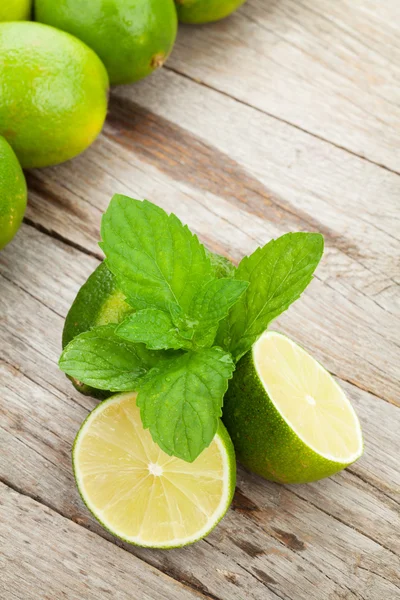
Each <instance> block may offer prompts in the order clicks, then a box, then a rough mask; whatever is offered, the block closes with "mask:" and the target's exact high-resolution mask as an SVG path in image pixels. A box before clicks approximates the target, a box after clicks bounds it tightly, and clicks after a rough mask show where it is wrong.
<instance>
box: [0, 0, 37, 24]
mask: <svg viewBox="0 0 400 600" xmlns="http://www.w3.org/2000/svg"><path fill="white" fill-rule="evenodd" d="M31 10H32V0H1V4H0V21H28V20H29V18H30V16H31Z"/></svg>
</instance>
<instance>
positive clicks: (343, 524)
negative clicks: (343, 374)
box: [0, 225, 400, 600]
mask: <svg viewBox="0 0 400 600" xmlns="http://www.w3.org/2000/svg"><path fill="white" fill-rule="evenodd" d="M21 233H22V235H20V242H19V243H18V244H17V240H15V242H13V244H11V246H9V247H8V248H7V249H6V250H5V252H4V253H2V255H1V256H0V264H1V269H0V271H1V273H2V275H0V286H1V289H2V295H1V299H0V312H1V314H2V315H3V323H2V328H1V330H0V331H1V333H0V347H1V348H2V357H3V363H2V366H1V370H0V380H1V381H2V385H3V393H2V396H3V397H5V398H7V404H6V405H4V406H3V407H2V411H1V412H2V420H1V423H2V431H1V434H0V440H1V442H2V447H1V452H0V477H1V479H2V480H3V481H5V482H6V483H7V484H8V485H11V486H12V487H14V488H15V489H18V490H23V491H24V493H26V494H28V495H29V496H31V497H32V498H35V499H36V500H38V501H39V502H41V503H43V504H46V505H48V506H50V507H51V508H52V509H53V510H55V511H57V512H59V513H60V514H62V515H63V516H64V517H66V518H69V519H71V520H74V521H75V522H78V523H80V524H81V525H82V526H83V527H85V528H88V529H91V530H92V531H94V532H95V533H97V534H99V535H100V536H102V537H105V538H106V539H112V538H110V536H108V534H106V532H104V530H102V529H101V527H100V526H98V525H97V523H96V522H95V521H94V520H93V519H92V518H91V517H90V516H89V515H88V513H87V511H86V509H85V507H84V506H82V504H81V502H80V499H79V497H78V493H77V491H76V489H75V485H74V482H73V476H72V473H71V468H70V448H71V445H72V442H73V439H74V436H75V433H76V431H77V429H78V428H79V424H80V423H81V422H82V420H83V419H84V417H85V416H86V414H87V411H88V410H90V409H91V408H92V407H93V406H94V405H95V401H94V400H93V399H91V398H86V397H84V396H81V395H79V394H78V393H77V392H75V390H73V388H72V387H71V385H70V383H69V382H68V380H67V379H66V378H65V377H64V375H63V374H62V373H61V372H59V370H58V369H57V365H56V361H57V358H58V354H59V346H60V332H61V329H62V322H63V316H64V314H65V312H66V311H67V310H68V307H69V304H70V302H71V300H72V298H73V296H74V294H75V292H76V290H77V289H78V288H79V286H80V285H81V283H82V282H83V281H84V279H85V278H86V276H87V275H88V274H89V273H90V272H91V271H92V270H93V268H94V267H95V265H96V264H97V262H98V261H97V260H96V259H95V258H93V257H90V256H85V257H84V260H82V253H81V251H79V250H77V249H74V248H71V247H70V246H69V245H67V244H65V243H63V242H60V241H57V240H54V239H53V238H51V237H49V236H47V235H45V234H43V233H41V232H38V231H37V230H36V229H35V228H32V227H30V226H27V225H24V226H23V228H22V232H21ZM29 249H30V250H29ZM10 257H12V261H10V260H9V259H10ZM23 258H24V260H23ZM71 264H73V265H75V269H74V275H73V277H72V279H71V278H69V277H68V273H69V272H70V270H71ZM39 265H41V268H38V267H39ZM54 272H56V273H57V277H56V278H55V279H54V281H53V285H49V286H47V285H46V282H47V281H48V280H49V275H50V274H51V273H54ZM34 282H35V286H33V283H34ZM33 288H34V289H35V291H36V294H35V296H33V295H32V294H31V293H30V290H31V289H33ZM16 312H18V313H19V314H20V315H21V318H20V319H19V323H18V326H17V327H15V323H16V320H17V317H16ZM342 385H345V387H346V390H347V392H348V393H349V395H350V396H351V398H352V401H353V402H354V404H355V406H356V408H357V410H358V412H359V414H360V416H361V419H362V424H363V428H364V432H365V437H366V440H367V449H366V455H365V457H363V459H361V460H360V461H359V463H357V464H356V465H355V466H353V467H352V471H351V472H350V471H345V472H343V473H341V474H339V475H337V476H336V477H333V478H330V479H328V480H325V481H322V482H318V483H315V484H312V485H310V486H287V487H283V486H279V485H276V484H272V483H269V482H266V481H263V480H261V479H259V478H257V477H254V476H251V475H250V474H248V473H245V472H244V471H243V470H242V469H240V470H239V480H238V491H237V494H236V497H235V502H234V507H233V510H231V511H230V513H229V514H228V516H227V517H226V518H225V519H224V521H223V522H222V523H221V524H220V526H219V527H218V528H217V530H216V531H215V532H214V533H213V534H212V535H211V536H209V537H208V538H207V540H204V541H203V542H200V543H199V544H196V545H195V546H193V547H191V548H188V549H184V550H175V551H171V552H168V553H166V552H163V551H149V550H143V549H132V548H128V547H127V546H123V547H124V548H125V549H127V550H128V551H130V552H133V553H134V554H135V555H136V556H137V557H139V558H141V559H142V560H143V561H145V562H146V563H150V564H151V565H152V566H154V567H156V568H159V569H161V570H162V571H164V572H165V573H167V574H169V575H170V576H172V577H174V578H176V579H178V580H179V581H183V582H186V584H187V585H189V586H191V588H193V589H196V590H198V591H200V592H201V593H203V594H206V595H211V597H217V598H221V599H225V598H228V599H230V598H237V597H239V598H240V597H241V596H240V594H242V597H243V598H251V599H253V598H255V599H257V600H258V599H261V598H273V599H275V598H288V599H291V600H292V599H293V600H298V598H301V599H302V598H304V599H305V598H309V597H310V594H311V593H312V591H313V590H314V589H315V587H317V588H318V589H319V590H323V595H322V596H321V598H331V597H333V598H336V597H337V598H340V597H341V596H342V597H346V596H345V594H348V596H347V597H348V598H360V597H361V598H366V599H367V600H369V599H374V600H375V598H378V597H385V598H386V597H388V598H391V596H393V598H395V597H396V594H397V593H398V591H399V590H398V586H399V583H400V582H399V580H398V567H399V566H400V564H399V563H398V558H397V556H396V553H397V552H398V551H399V544H398V539H399V537H398V533H397V531H396V529H395V528H393V523H396V519H398V509H399V504H398V501H399V490H400V479H399V473H398V469H397V460H396V457H395V456H393V455H392V448H393V447H395V444H396V439H397V437H396V436H397V430H398V419H397V415H398V409H397V408H395V407H394V406H393V405H391V404H389V403H386V402H383V401H381V400H378V399H377V398H375V397H373V396H371V395H370V394H368V393H366V392H363V391H361V390H359V389H358V388H356V387H354V386H352V385H351V384H346V383H345V382H342ZM60 415H62V417H60ZM374 440H379V441H380V443H379V445H376V444H375V443H374ZM388 457H389V458H388ZM114 541H115V540H114ZM344 556H345V557H346V560H344ZM371 581H373V585H372V587H371ZM379 594H380V596H379Z"/></svg>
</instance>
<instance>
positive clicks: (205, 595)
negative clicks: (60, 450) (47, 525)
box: [0, 440, 223, 600]
mask: <svg viewBox="0 0 400 600" xmlns="http://www.w3.org/2000/svg"><path fill="white" fill-rule="evenodd" d="M20 441H21V440H20ZM47 460H48V459H47ZM0 483H2V484H3V485H5V486H6V487H8V488H9V489H11V490H13V491H14V492H15V493H17V494H19V495H21V496H25V497H26V498H30V499H31V500H33V501H34V502H36V503H37V504H40V505H41V506H44V507H46V508H47V509H49V510H51V511H52V512H54V513H57V514H58V515H59V516H60V517H62V518H63V519H66V520H67V521H70V522H71V523H74V524H75V525H77V526H78V527H82V528H83V529H85V530H87V531H90V532H91V533H92V534H93V535H98V533H97V532H95V531H92V530H91V529H90V528H88V527H85V526H84V525H82V523H80V522H78V521H74V520H73V519H71V518H69V517H68V516H66V515H64V514H63V513H62V512H61V511H59V510H58V509H57V508H56V507H55V506H53V505H51V504H50V503H47V502H45V501H44V500H43V499H42V498H39V497H36V496H34V495H31V494H29V493H27V492H26V491H24V490H22V489H20V488H18V487H17V486H15V485H13V484H12V483H11V482H10V481H7V480H5V479H4V478H3V477H0ZM100 537H102V539H104V540H105V541H107V542H108V543H110V544H113V545H116V546H117V547H118V548H119V549H120V550H124V551H126V548H124V547H123V546H120V545H118V544H116V543H115V540H111V539H109V538H107V537H103V536H100ZM134 556H135V558H136V559H137V560H138V561H140V562H143V563H144V564H145V565H148V566H149V567H152V568H155V567H153V565H152V564H151V563H148V562H146V561H145V560H144V559H143V558H140V557H139V556H136V555H135V554H134ZM159 570H160V569H159ZM162 573H163V574H164V575H165V576H166V577H170V578H171V579H172V580H173V581H175V582H177V583H179V584H180V585H182V586H183V587H187V588H189V589H190V590H191V591H193V592H195V593H197V594H198V595H199V597H201V598H209V599H210V600H223V598H219V597H218V596H215V595H213V594H210V593H209V592H205V591H202V590H200V589H198V588H196V587H193V586H192V585H190V584H188V583H187V582H183V581H182V579H176V578H174V577H173V576H171V575H169V573H168V572H167V571H162Z"/></svg>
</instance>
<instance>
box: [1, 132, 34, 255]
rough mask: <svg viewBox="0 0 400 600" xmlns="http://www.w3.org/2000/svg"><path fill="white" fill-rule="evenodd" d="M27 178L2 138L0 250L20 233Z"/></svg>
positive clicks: (24, 207) (24, 206)
mask: <svg viewBox="0 0 400 600" xmlns="http://www.w3.org/2000/svg"><path fill="white" fill-rule="evenodd" d="M26 199H27V191H26V182H25V177H24V174H23V172H22V169H21V167H20V164H19V162H18V159H17V157H16V156H15V154H14V151H13V149H12V148H11V146H10V145H9V144H8V142H7V141H6V140H5V139H4V138H3V137H1V136H0V250H1V249H2V248H4V246H5V245H6V244H8V242H10V241H11V240H12V238H13V237H14V235H15V234H16V232H17V231H18V228H19V226H20V225H21V221H22V219H23V216H24V213H25V209H26Z"/></svg>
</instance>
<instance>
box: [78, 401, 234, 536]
mask: <svg viewBox="0 0 400 600" xmlns="http://www.w3.org/2000/svg"><path fill="white" fill-rule="evenodd" d="M73 464H74V472H75V478H76V482H77V485H78V489H79V491H80V494H81V496H82V498H83V500H84V502H85V504H86V505H87V507H88V508H89V510H90V511H91V512H92V513H93V515H94V516H95V517H96V518H97V519H98V520H99V521H100V523H101V524H102V525H103V526H104V527H105V528H106V529H108V530H109V531H110V532H111V533H113V534H114V535H116V536H118V537H120V538H122V539H123V540H125V541H127V542H130V543H132V544H136V545H140V546H147V547H155V548H175V547H180V546H184V545H187V544H191V543H193V542H195V541H196V540H198V539H201V538H202V537H204V536H205V535H207V533H209V532H210V531H211V530H212V529H213V528H214V527H215V525H216V524H217V523H218V521H219V520H220V519H221V518H222V517H223V516H224V514H225V513H226V511H227V510H228V508H229V505H230V502H231V500H232V496H233V492H234V488H235V472H236V471H235V458H234V451H233V446H232V443H231V440H230V438H229V435H228V433H227V432H226V430H225V428H224V426H223V425H222V423H221V424H220V427H219V429H218V432H217V434H216V436H215V438H214V440H213V441H212V443H211V444H210V446H209V447H208V448H206V449H205V450H204V451H203V452H202V453H201V455H200V456H199V457H198V458H197V459H196V460H195V461H194V462H192V463H187V462H185V461H182V460H181V459H178V458H175V457H173V456H168V455H167V454H165V453H164V452H163V451H162V450H161V449H160V448H159V447H158V446H157V445H156V444H155V443H154V442H153V440H152V438H151V435H150V433H149V432H148V431H146V430H144V429H143V426H142V424H141V420H140V414H139V409H138V408H137V406H136V394H135V393H127V394H119V395H117V396H113V397H111V398H109V399H108V400H106V401H105V402H103V403H102V404H100V405H98V406H97V407H96V408H95V409H94V411H92V413H90V415H89V417H88V418H87V419H86V421H85V422H84V424H83V425H82V427H81V429H80V431H79V433H78V435H77V437H76V441H75V444H74V449H73Z"/></svg>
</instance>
